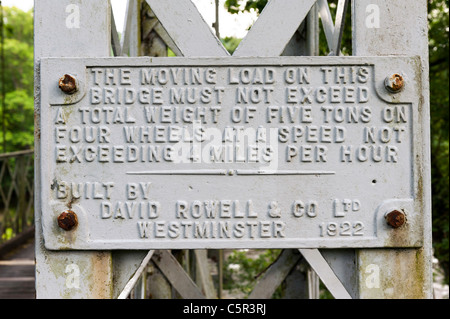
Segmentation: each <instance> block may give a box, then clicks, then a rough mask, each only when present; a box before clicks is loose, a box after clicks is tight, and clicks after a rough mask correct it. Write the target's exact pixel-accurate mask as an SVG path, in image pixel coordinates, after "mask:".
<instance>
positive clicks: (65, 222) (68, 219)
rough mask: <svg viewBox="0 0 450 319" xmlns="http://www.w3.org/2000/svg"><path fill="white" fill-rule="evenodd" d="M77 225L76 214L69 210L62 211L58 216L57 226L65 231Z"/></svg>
mask: <svg viewBox="0 0 450 319" xmlns="http://www.w3.org/2000/svg"><path fill="white" fill-rule="evenodd" d="M77 225H78V218H77V214H75V213H74V212H73V211H71V210H67V211H64V212H62V213H61V215H59V216H58V226H59V227H60V228H62V229H64V230H66V231H70V230H72V229H74V228H75V227H77Z"/></svg>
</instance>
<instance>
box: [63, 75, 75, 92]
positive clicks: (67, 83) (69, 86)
mask: <svg viewBox="0 0 450 319" xmlns="http://www.w3.org/2000/svg"><path fill="white" fill-rule="evenodd" d="M59 88H60V89H61V91H63V92H64V93H66V94H73V93H75V92H76V91H77V90H78V86H77V80H76V79H75V77H73V76H72V75H70V74H64V76H63V77H61V78H60V79H59Z"/></svg>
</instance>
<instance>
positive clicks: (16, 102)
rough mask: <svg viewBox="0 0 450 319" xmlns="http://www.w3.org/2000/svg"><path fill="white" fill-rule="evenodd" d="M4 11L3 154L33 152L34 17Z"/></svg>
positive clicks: (27, 14)
mask: <svg viewBox="0 0 450 319" xmlns="http://www.w3.org/2000/svg"><path fill="white" fill-rule="evenodd" d="M3 10H4V19H3V21H4V30H3V34H4V39H3V40H4V47H3V50H4V57H5V61H4V66H5V67H4V70H2V71H3V72H4V75H3V79H4V81H1V82H0V85H1V88H2V91H4V92H5V96H4V97H2V98H4V102H5V105H4V111H5V114H4V115H5V131H6V136H3V134H2V132H0V151H1V152H2V153H4V152H12V151H18V150H24V149H30V148H32V147H33V143H34V142H33V141H34V112H33V108H34V98H33V91H34V75H33V72H34V71H33V63H34V62H33V14H32V11H29V12H23V11H21V10H20V9H17V8H15V7H13V8H8V7H3ZM2 91H0V94H1V92H2ZM0 122H1V123H0V125H3V121H0ZM0 131H2V130H0ZM5 140H6V149H4V147H3V145H4V144H5Z"/></svg>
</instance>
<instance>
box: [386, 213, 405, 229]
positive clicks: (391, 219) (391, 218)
mask: <svg viewBox="0 0 450 319" xmlns="http://www.w3.org/2000/svg"><path fill="white" fill-rule="evenodd" d="M385 218H386V221H387V223H388V225H389V226H391V227H392V228H399V227H400V226H402V225H403V224H405V222H406V216H405V213H404V212H402V211H400V210H393V211H391V212H389V213H388V214H386V216H385Z"/></svg>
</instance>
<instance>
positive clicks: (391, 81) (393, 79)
mask: <svg viewBox="0 0 450 319" xmlns="http://www.w3.org/2000/svg"><path fill="white" fill-rule="evenodd" d="M403 86H404V79H403V76H401V75H400V74H398V73H395V74H393V75H391V76H390V77H388V78H386V88H387V89H388V90H389V91H391V92H394V93H395V92H399V91H400V90H401V89H403Z"/></svg>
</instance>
